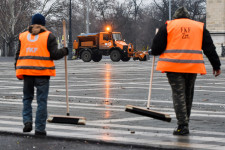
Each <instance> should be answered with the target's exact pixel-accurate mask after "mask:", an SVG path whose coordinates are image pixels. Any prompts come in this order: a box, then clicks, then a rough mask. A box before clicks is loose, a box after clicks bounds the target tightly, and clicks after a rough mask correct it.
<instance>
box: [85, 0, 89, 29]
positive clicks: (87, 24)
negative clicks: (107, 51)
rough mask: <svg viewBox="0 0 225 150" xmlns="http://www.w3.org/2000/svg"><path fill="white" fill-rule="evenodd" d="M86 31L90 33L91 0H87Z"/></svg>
mask: <svg viewBox="0 0 225 150" xmlns="http://www.w3.org/2000/svg"><path fill="white" fill-rule="evenodd" d="M86 17H87V18H86V32H87V33H89V0H87V16H86Z"/></svg>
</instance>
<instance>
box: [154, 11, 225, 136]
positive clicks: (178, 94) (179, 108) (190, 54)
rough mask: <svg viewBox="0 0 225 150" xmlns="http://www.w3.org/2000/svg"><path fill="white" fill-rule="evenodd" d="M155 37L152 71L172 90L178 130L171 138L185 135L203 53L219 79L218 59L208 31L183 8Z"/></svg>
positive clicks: (202, 69) (204, 72)
mask: <svg viewBox="0 0 225 150" xmlns="http://www.w3.org/2000/svg"><path fill="white" fill-rule="evenodd" d="M173 19H174V20H172V21H167V22H166V24H165V25H163V26H162V27H161V28H160V29H159V31H158V33H157V34H156V35H155V37H154V40H153V44H152V52H151V53H152V55H160V56H159V60H158V63H157V67H156V70H158V71H161V72H163V73H164V72H165V73H166V74H167V78H168V81H169V83H170V86H171V89H172V97H173V104H174V109H175V113H176V118H177V124H178V127H177V128H175V130H174V132H173V134H174V135H187V134H189V120H190V115H191V107H192V102H193V96H194V85H195V80H196V77H197V74H198V73H199V74H201V75H204V74H206V69H205V65H204V60H203V54H202V50H203V53H204V54H205V55H206V56H207V57H208V59H209V61H210V63H211V65H212V67H213V74H214V75H215V76H219V75H220V73H221V70H220V65H221V64H220V60H219V57H218V55H217V53H216V50H215V46H214V44H213V41H212V38H211V36H210V34H209V31H208V30H207V29H206V28H205V27H204V24H203V23H201V22H197V21H194V20H191V19H190V15H189V13H188V11H187V9H186V8H184V7H181V8H179V9H178V10H176V12H175V14H174V16H173Z"/></svg>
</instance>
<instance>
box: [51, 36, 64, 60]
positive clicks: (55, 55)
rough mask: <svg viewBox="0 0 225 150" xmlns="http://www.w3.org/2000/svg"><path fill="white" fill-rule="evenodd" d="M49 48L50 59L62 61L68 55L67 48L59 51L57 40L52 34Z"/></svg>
mask: <svg viewBox="0 0 225 150" xmlns="http://www.w3.org/2000/svg"><path fill="white" fill-rule="evenodd" d="M47 47H48V51H49V52H50V58H51V59H53V60H58V59H61V58H63V57H64V56H66V55H67V54H68V49H67V48H65V47H64V48H62V49H58V44H57V41H56V38H55V36H54V35H53V34H52V33H50V34H49V37H48V43H47Z"/></svg>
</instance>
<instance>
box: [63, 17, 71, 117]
mask: <svg viewBox="0 0 225 150" xmlns="http://www.w3.org/2000/svg"><path fill="white" fill-rule="evenodd" d="M63 36H64V41H63V45H64V47H66V21H65V20H63ZM64 60H65V82H66V114H67V116H69V115H70V113H69V99H68V74H67V57H66V56H65V57H64Z"/></svg>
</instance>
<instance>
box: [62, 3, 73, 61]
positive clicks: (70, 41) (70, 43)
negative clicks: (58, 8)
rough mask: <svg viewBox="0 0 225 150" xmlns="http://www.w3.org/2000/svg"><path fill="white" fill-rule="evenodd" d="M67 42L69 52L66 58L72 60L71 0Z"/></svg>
mask: <svg viewBox="0 0 225 150" xmlns="http://www.w3.org/2000/svg"><path fill="white" fill-rule="evenodd" d="M69 7H70V8H69V43H68V50H69V54H68V60H72V50H73V43H72V29H71V26H72V21H71V20H72V4H71V0H70V6H69ZM64 38H66V37H64Z"/></svg>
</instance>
